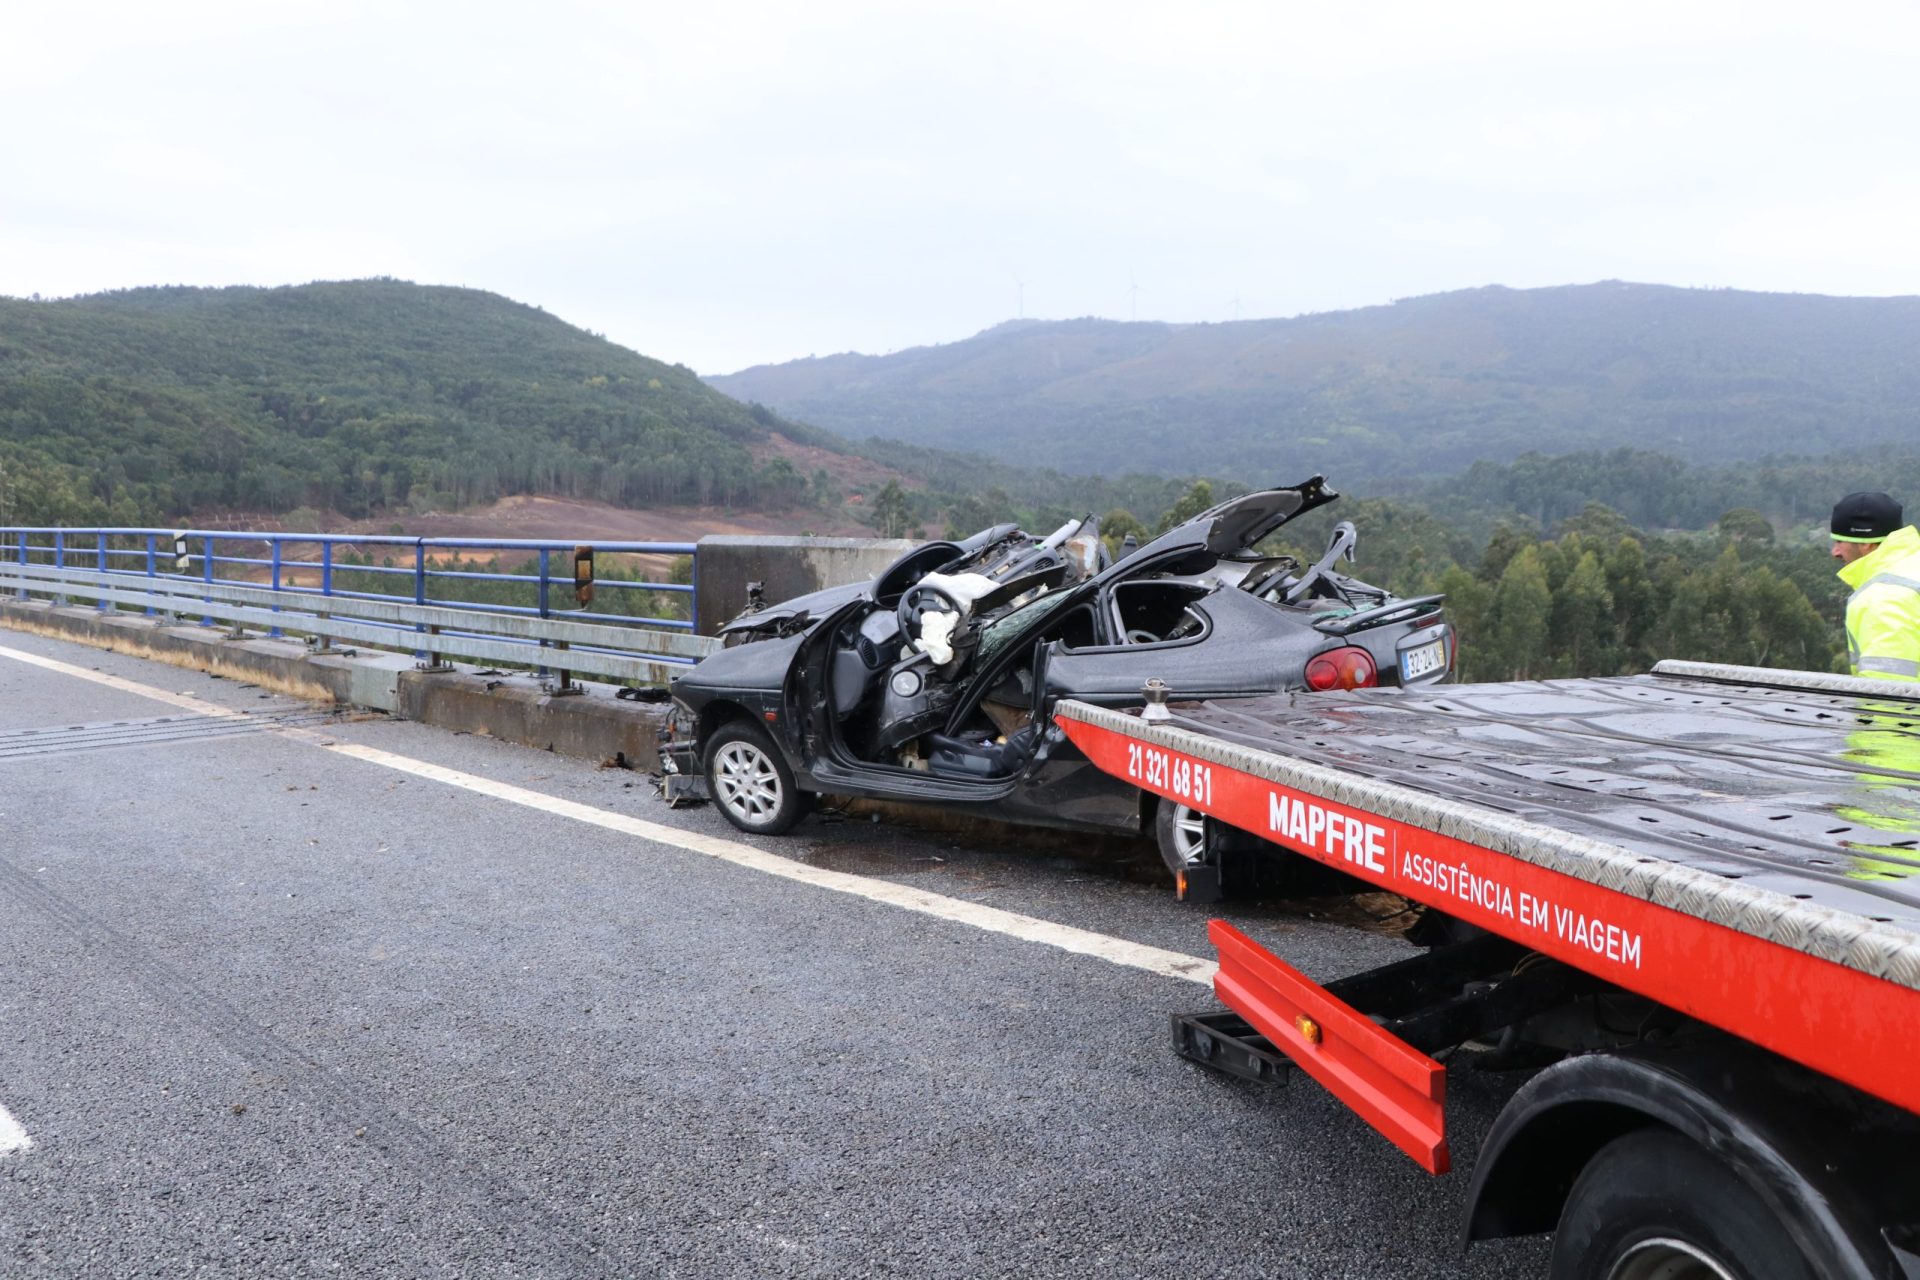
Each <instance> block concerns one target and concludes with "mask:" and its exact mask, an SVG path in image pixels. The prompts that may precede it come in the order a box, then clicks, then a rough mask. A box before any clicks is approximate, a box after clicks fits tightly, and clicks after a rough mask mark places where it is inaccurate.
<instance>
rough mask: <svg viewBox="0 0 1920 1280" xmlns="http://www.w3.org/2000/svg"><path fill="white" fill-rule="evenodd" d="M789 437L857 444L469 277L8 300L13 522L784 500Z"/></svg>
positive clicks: (1, 432) (6, 461)
mask: <svg viewBox="0 0 1920 1280" xmlns="http://www.w3.org/2000/svg"><path fill="white" fill-rule="evenodd" d="M770 430H773V431H778V432H780V433H782V434H784V435H786V436H789V437H792V438H797V439H801V440H804V441H806V442H808V443H812V444H820V445H826V446H827V447H829V448H836V449H837V448H838V447H839V445H838V443H837V442H835V441H833V440H831V438H829V437H825V436H824V435H822V434H821V433H818V432H813V431H810V430H808V429H806V428H803V427H798V426H795V425H793V424H790V423H783V422H781V421H780V420H778V419H777V418H775V417H773V415H772V414H770V413H768V412H767V411H766V410H764V409H755V408H750V407H749V406H747V405H743V404H740V403H738V402H736V401H734V400H730V399H728V398H727V397H726V396H724V395H722V394H720V393H718V392H716V391H714V390H713V389H711V388H710V387H708V386H707V385H705V384H704V383H702V382H701V381H700V380H699V379H698V378H697V377H695V376H694V374H693V373H692V371H690V370H688V369H686V368H684V367H681V366H677V365H667V364H662V363H660V362H659V361H657V360H650V359H648V358H646V357H645V356H641V355H638V354H636V353H635V352H633V351H630V350H628V349H626V348H624V347H620V346H616V345H615V344H613V343H611V342H608V341H606V340H605V339H603V338H600V337H597V336H595V335H593V334H591V333H588V332H586V331H584V330H581V329H577V328H575V327H573V326H571V325H568V324H566V323H564V322H562V321H560V320H558V319H556V318H555V317H553V316H550V315H547V314H546V313H545V312H543V311H540V310H539V309H537V308H534V307H529V306H523V305H521V304H519V303H516V302H511V301H509V300H508V299H506V298H502V297H499V296H497V295H494V294H489V293H483V292H479V291H477V290H472V289H454V288H439V287H428V286H421V285H412V284H406V283H403V282H399V281H392V280H364V281H355V282H351V283H337V284H311V285H301V286H297V287H289V288H279V289H254V288H231V289H187V288H160V289H136V290H128V291H125V292H119V293H107V294H98V295H94V296H90V297H81V298H73V299H66V300H60V301H51V302H41V301H22V300H18V299H0V468H4V470H5V472H7V473H8V475H7V481H8V482H7V484H6V486H5V493H6V495H7V498H6V499H4V500H6V501H8V503H9V505H10V507H11V510H9V511H4V512H0V515H7V516H11V517H12V518H13V519H14V520H15V521H39V520H74V521H79V520H94V519H114V520H125V521H147V520H159V519H164V518H172V517H176V516H181V515H185V514H188V513H192V512H207V511H218V510H240V511H253V512H267V511H272V512H284V511H287V510H289V509H291V508H295V507H301V506H305V507H311V508H316V509H321V510H333V511H338V512H341V513H344V514H346V515H349V516H362V515H366V514H369V513H371V512H374V511H379V510H386V509H395V508H398V507H401V506H402V505H404V504H408V503H409V502H411V503H412V504H413V505H415V506H419V505H422V504H432V505H442V506H462V505H467V504H470V503H475V502H484V501H488V500H490V499H492V498H495V497H499V496H502V495H506V494H512V493H528V492H535V493H555V494H562V495H566V496H571V497H580V498H593V499H599V500H603V501H607V502H613V503H619V504H622V505H627V506H646V505H650V504H656V503H664V502H706V501H724V502H732V503H754V504H756V505H763V506H778V505H782V504H783V503H784V502H785V501H787V500H790V499H791V498H792V497H793V496H794V495H795V494H796V493H797V492H803V491H804V490H805V488H806V478H805V477H803V476H799V475H798V474H797V473H796V472H795V471H794V469H793V468H792V466H791V465H790V464H788V463H786V462H785V461H783V460H780V459H777V458H774V459H770V460H769V461H767V462H765V463H760V462H756V460H755V458H754V456H753V454H752V452H751V451H750V450H751V447H752V446H753V445H754V444H756V443H757V442H760V441H764V440H766V439H767V437H768V433H769V431H770ZM763 452H764V451H763ZM4 522H5V521H3V520H0V523H4Z"/></svg>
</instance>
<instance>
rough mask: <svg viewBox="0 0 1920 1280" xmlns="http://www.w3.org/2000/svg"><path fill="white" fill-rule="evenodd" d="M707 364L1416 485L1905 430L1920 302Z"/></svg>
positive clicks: (991, 343)
mask: <svg viewBox="0 0 1920 1280" xmlns="http://www.w3.org/2000/svg"><path fill="white" fill-rule="evenodd" d="M707 381H708V382H709V383H710V384H712V385H713V386H715V387H718V388H719V389H720V390H722V391H725V392H726V393H728V394H729V395H733V396H737V397H739V398H741V399H743V400H750V401H754V402H758V403H761V404H764V405H766V406H768V407H769V408H771V409H774V410H776V411H777V412H779V413H782V414H784V415H788V416H792V417H797V418H800V419H802V420H804V421H807V422H810V423H813V424H815V425H817V426H820V427H824V428H826V429H828V430H831V431H836V432H840V433H842V434H845V435H849V436H854V437H888V438H894V439H899V440H903V441H906V442H909V443H913V444H919V445H926V446H931V447H935V448H942V449H961V450H970V451H976V452H982V453H987V454H989V455H991V456H994V457H996V458H1000V459H1003V460H1006V461H1009V462H1014V463H1018V464H1021V465H1030V466H1048V467H1057V468H1060V469H1062V470H1067V471H1079V472H1087V473H1112V472H1117V471H1129V470H1131V471H1138V470H1166V471H1173V472H1178V473H1181V474H1195V473H1198V474H1216V475H1234V474H1239V473H1241V472H1243V471H1244V469H1245V468H1246V466H1247V465H1248V464H1249V461H1250V460H1258V463H1259V465H1258V471H1259V474H1261V475H1263V476H1264V475H1266V474H1267V473H1268V472H1269V471H1270V470H1273V469H1274V468H1278V470H1280V471H1285V472H1287V473H1289V474H1291V473H1292V472H1294V471H1300V472H1302V473H1303V474H1304V473H1307V472H1311V471H1314V470H1329V471H1335V470H1337V472H1338V474H1340V475H1342V476H1344V477H1347V478H1348V479H1349V480H1351V479H1354V478H1357V477H1365V478H1367V479H1395V478H1416V477H1420V476H1427V475H1433V474H1437V473H1443V472H1452V471H1459V470H1464V469H1465V468H1466V467H1468V466H1469V465H1471V464H1472V463H1474V462H1476V461H1483V460H1484V461H1494V462H1505V461H1509V460H1511V459H1513V458H1516V457H1519V456H1520V455H1521V454H1523V453H1527V452H1539V453H1547V454H1553V453H1567V452H1576V451H1581V450H1591V449H1611V448H1619V447H1628V448H1636V449H1652V450H1659V451H1661V452H1664V453H1668V454H1672V455H1675V456H1677V457H1680V458H1683V459H1685V460H1687V461H1690V462H1695V463H1700V464H1719V463H1726V462H1733V461H1739V460H1742V459H1750V458H1756V457H1760V456H1763V455H1766V454H1771V453H1793V454H1808V453H1823V452H1828V451H1832V450H1836V449H1843V448H1848V447H1853V446H1856V445H1859V444H1866V443H1876V442H1886V443H1907V442H1912V441H1914V440H1915V439H1920V408H1917V407H1916V406H1920V298H1911V297H1903V298H1832V297H1823V296H1818V295H1808V294H1764V293H1748V292H1740V291H1734V290H1695V289H1678V288H1671V287H1667V286H1662V285H1643V284H1627V283H1621V282H1618V281H1609V282H1604V283H1601V284H1591V285H1572V286H1564V287H1559V288H1549V289H1529V290H1516V289H1507V288H1502V287H1498V286H1490V287H1487V288H1483V289H1472V290H1465V291H1461V292H1455V293H1445V294H1436V295H1432V296H1429V297H1422V298H1412V299H1406V300H1403V301H1399V302H1396V303H1393V304H1392V305H1389V306H1380V307H1368V308H1364V309H1361V310H1355V311H1341V312H1329V313H1324V314H1318V315H1308V316H1300V317H1297V318H1293V319H1282V320H1245V321H1235V322H1232V323H1222V324H1185V325H1180V324H1161V323H1144V322H1142V323H1127V322H1121V321H1110V320H1095V319H1080V320H1064V321H1016V322H1011V323H1008V324H1003V325H998V326H995V327H994V328H991V329H988V330H986V331H984V332H982V333H979V334H976V335H975V336H974V337H971V338H968V339H965V340H964V341H960V342H955V343H950V344H947V345H943V346H935V347H921V348H915V349H913V350H909V351H902V352H898V353H895V354H893V355H886V356H864V355H857V354H845V355H834V356H826V357H822V358H815V359H807V360H796V361H792V362H790V363H786V364H778V365H762V366H758V367H755V368H751V369H746V370H742V371H740V372H738V373H734V374H730V375H727V376H724V377H710V378H708V379H707Z"/></svg>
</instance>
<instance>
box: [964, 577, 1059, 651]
mask: <svg viewBox="0 0 1920 1280" xmlns="http://www.w3.org/2000/svg"><path fill="white" fill-rule="evenodd" d="M1072 595H1073V593H1072V592H1071V591H1049V592H1047V594H1045V595H1043V596H1041V597H1040V598H1039V599H1037V600H1029V601H1027V603H1025V604H1023V605H1021V606H1020V607H1019V608H1018V609H1015V610H1013V612H1011V613H1006V614H1002V615H1001V616H1000V617H998V618H995V619H994V620H993V621H992V622H990V623H988V624H987V625H986V626H985V627H983V628H982V629H981V631H980V647H979V649H977V650H976V651H975V654H974V662H975V664H976V665H977V666H985V665H986V664H987V663H989V662H991V661H993V658H994V655H995V654H997V653H999V652H1000V651H1001V650H1002V649H1005V648H1006V647H1007V645H1008V644H1009V643H1011V642H1012V641H1013V640H1015V639H1016V638H1018V637H1019V636H1020V635H1021V634H1022V633H1023V632H1025V631H1026V630H1027V628H1028V627H1030V626H1032V625H1033V624H1034V623H1036V622H1038V621H1040V619H1042V618H1044V617H1046V616H1047V615H1048V614H1050V613H1052V612H1053V611H1054V610H1055V609H1057V608H1059V607H1060V606H1061V604H1063V603H1065V602H1066V601H1067V600H1068V599H1069V598H1070V597H1071V596H1072Z"/></svg>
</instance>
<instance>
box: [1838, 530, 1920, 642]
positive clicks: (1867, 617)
mask: <svg viewBox="0 0 1920 1280" xmlns="http://www.w3.org/2000/svg"><path fill="white" fill-rule="evenodd" d="M1840 580H1841V581H1842V582H1845V583H1846V584H1847V585H1848V586H1850V587H1852V588H1853V594H1852V595H1851V596H1849V597H1848V598H1847V656H1848V658H1849V659H1850V660H1851V661H1852V663H1853V674H1855V675H1857V676H1879V677H1880V678H1881V679H1883V680H1886V679H1891V680H1920V533H1917V532H1915V531H1914V528H1913V526H1912V525H1908V526H1907V527H1906V528H1904V529H1896V530H1894V531H1893V533H1891V534H1889V535H1888V536H1887V539H1886V541H1884V542H1882V543H1881V544H1880V545H1879V546H1878V547H1876V548H1875V549H1874V550H1873V552H1872V553H1871V554H1869V555H1864V556H1861V557H1860V558H1859V559H1858V560H1855V561H1854V562H1853V563H1852V564H1849V565H1842V566H1841V567H1840Z"/></svg>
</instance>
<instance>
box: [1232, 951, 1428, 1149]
mask: <svg viewBox="0 0 1920 1280" xmlns="http://www.w3.org/2000/svg"><path fill="white" fill-rule="evenodd" d="M1207 934H1208V936H1209V937H1210V938H1211V939H1212V941H1213V945H1214V946H1215V947H1216V948H1217V949H1218V950H1219V953H1220V970H1219V973H1218V974H1217V975H1216V976H1215V978H1214V980H1213V989H1214V993H1215V994H1216V995H1218V996H1219V997H1220V1000H1221V1002H1222V1003H1223V1004H1225V1005H1226V1006H1227V1007H1228V1008H1229V1009H1231V1010H1233V1011H1234V1012H1235V1013H1237V1014H1239V1015H1240V1016H1241V1017H1242V1018H1244V1019H1245V1020H1246V1022H1247V1025H1248V1026H1250V1027H1251V1028H1253V1029H1254V1030H1255V1031H1257V1032H1259V1033H1260V1035H1261V1036H1262V1037H1264V1038H1265V1040H1266V1041H1267V1042H1268V1043H1269V1044H1270V1045H1271V1046H1272V1047H1273V1048H1274V1049H1277V1050H1279V1051H1280V1052H1281V1053H1283V1054H1285V1055H1286V1056H1287V1057H1288V1058H1290V1059H1292V1061H1293V1063H1294V1065H1296V1066H1297V1067H1299V1069H1300V1070H1302V1071H1304V1072H1306V1073H1307V1074H1308V1075H1310V1076H1312V1077H1313V1078H1314V1079H1315V1080H1318V1081H1319V1082H1320V1083H1321V1084H1322V1085H1324V1086H1326V1087H1327V1088H1328V1089H1329V1090H1331V1091H1332V1093H1333V1094H1334V1096H1336V1097H1338V1098H1339V1099H1340V1100H1341V1101H1342V1102H1344V1103H1346V1104H1347V1106H1349V1107H1351V1108H1352V1109H1353V1110H1354V1111H1355V1112H1357V1113H1358V1114H1359V1116H1360V1118H1361V1119H1363V1120H1365V1121H1366V1122H1367V1123H1368V1124H1370V1125H1372V1126H1373V1127H1374V1129H1375V1130H1377V1131H1378V1132H1379V1133H1380V1134H1381V1136H1383V1137H1384V1138H1386V1139H1387V1141H1389V1142H1391V1143H1393V1145H1394V1146H1396V1147H1398V1148H1400V1150H1402V1151H1404V1152H1406V1153H1407V1155H1409V1156H1411V1157H1412V1158H1413V1160H1414V1162H1415V1163H1416V1164H1418V1165H1420V1167H1421V1168H1423V1169H1425V1170H1426V1171H1427V1172H1428V1173H1436V1174H1438V1173H1445V1172H1447V1170H1448V1169H1449V1168H1451V1167H1452V1157H1451V1155H1450V1153H1449V1152H1448V1149H1447V1136H1446V1094H1447V1069H1446V1068H1445V1067H1444V1066H1442V1065H1441V1064H1440V1063H1438V1062H1435V1061H1434V1060H1433V1059H1432V1058H1429V1057H1428V1056H1427V1055H1426V1054H1424V1053H1422V1052H1420V1051H1419V1050H1418V1049H1416V1048H1414V1047H1413V1046H1412V1045H1410V1044H1408V1043H1407V1042H1406V1041H1404V1040H1402V1039H1400V1038H1399V1037H1398V1036H1396V1035H1394V1034H1393V1033H1392V1032H1390V1031H1388V1030H1386V1029H1385V1028H1383V1027H1381V1026H1380V1025H1379V1024H1378V1023H1376V1022H1374V1021H1373V1020H1372V1019H1371V1018H1369V1017H1368V1016H1367V1015H1366V1014H1364V1013H1361V1012H1360V1011H1359V1010H1358V1009H1355V1008H1354V1007H1353V1006H1351V1005H1349V1004H1346V1003H1345V1002H1343V1001H1341V1000H1339V999H1337V998H1336V997H1334V996H1332V995H1330V994H1329V993H1328V992H1327V991H1326V989H1325V988H1323V987H1321V986H1320V985H1319V984H1318V983H1316V982H1314V981H1313V980H1312V979H1310V978H1308V977H1307V976H1306V975H1305V974H1303V973H1301V972H1300V971H1299V970H1297V969H1295V968H1294V967H1293V966H1291V965H1289V964H1287V963H1286V962H1285V961H1283V960H1281V959H1280V958H1279V957H1278V956H1275V955H1274V954H1273V953H1272V952H1270V951H1267V950H1266V949H1265V948H1263V947H1261V946H1260V945H1259V944H1258V943H1256V942H1254V941H1253V939H1251V938H1249V937H1247V935H1246V934H1244V933H1242V932H1240V931H1239V930H1238V929H1236V928H1234V927H1233V926H1232V925H1230V924H1228V923H1227V922H1226V921H1224V920H1215V921H1212V922H1211V923H1210V924H1209V925H1208V926H1207Z"/></svg>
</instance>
